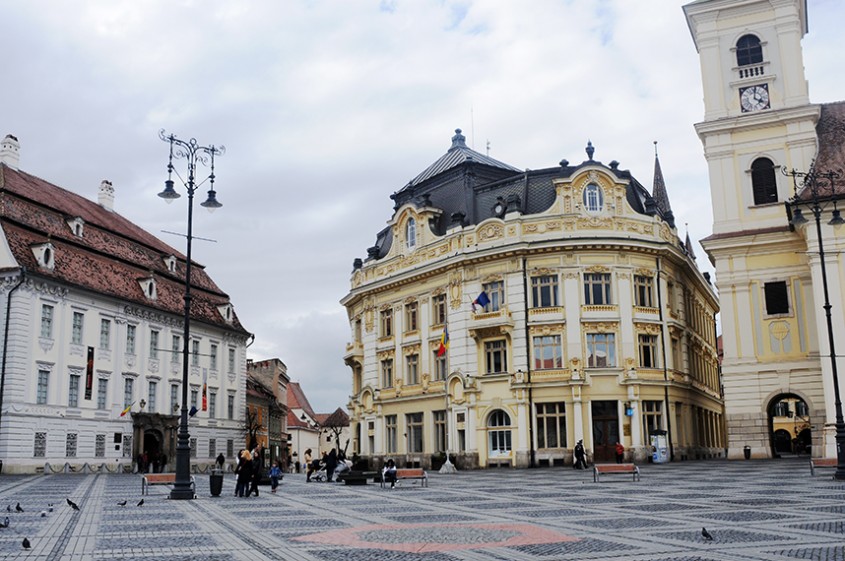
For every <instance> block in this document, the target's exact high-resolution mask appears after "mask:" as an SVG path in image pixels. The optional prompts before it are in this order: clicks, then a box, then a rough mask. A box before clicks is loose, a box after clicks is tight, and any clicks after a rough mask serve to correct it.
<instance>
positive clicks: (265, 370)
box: [243, 358, 290, 469]
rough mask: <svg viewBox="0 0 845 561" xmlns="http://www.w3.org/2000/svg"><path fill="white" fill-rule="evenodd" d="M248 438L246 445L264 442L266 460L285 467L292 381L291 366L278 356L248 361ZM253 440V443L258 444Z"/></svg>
mask: <svg viewBox="0 0 845 561" xmlns="http://www.w3.org/2000/svg"><path fill="white" fill-rule="evenodd" d="M246 371H247V378H246V419H245V423H246V425H245V429H246V432H247V438H246V439H245V441H244V442H243V445H244V446H247V447H250V445H251V444H253V443H252V442H250V441H251V440H254V441H255V442H254V444H260V445H261V446H262V447H263V448H264V450H265V456H266V457H265V458H264V460H265V464H266V465H267V466H271V465H273V463H274V462H276V461H278V462H279V463H280V465H281V467H282V469H287V465H288V441H289V434H288V431H287V417H288V405H287V403H288V395H287V394H288V383H289V382H290V380H289V379H288V375H287V366H285V363H284V362H282V361H281V360H279V359H278V358H272V359H267V360H260V361H252V360H247V363H246ZM254 444H253V445H254Z"/></svg>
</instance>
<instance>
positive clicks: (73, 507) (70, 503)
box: [66, 499, 79, 510]
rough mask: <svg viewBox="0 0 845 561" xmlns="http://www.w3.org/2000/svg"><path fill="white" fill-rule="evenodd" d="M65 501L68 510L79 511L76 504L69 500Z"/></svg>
mask: <svg viewBox="0 0 845 561" xmlns="http://www.w3.org/2000/svg"><path fill="white" fill-rule="evenodd" d="M66 500H67V504H68V506H70V508H72V509H73V510H79V505H78V504H76V503H75V502H73V501H72V500H70V499H66Z"/></svg>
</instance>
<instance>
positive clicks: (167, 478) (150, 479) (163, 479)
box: [141, 473, 197, 495]
mask: <svg viewBox="0 0 845 561" xmlns="http://www.w3.org/2000/svg"><path fill="white" fill-rule="evenodd" d="M174 483H176V474H175V473H147V474H145V475H144V477H142V478H141V494H142V495H146V494H147V487H149V486H150V485H173V484H174ZM191 490H193V491H194V493H196V491H197V486H196V482H195V481H194V476H193V475H192V476H191Z"/></svg>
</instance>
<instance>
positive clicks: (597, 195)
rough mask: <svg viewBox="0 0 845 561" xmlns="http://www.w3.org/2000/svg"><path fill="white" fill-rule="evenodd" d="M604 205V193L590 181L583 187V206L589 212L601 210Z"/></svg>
mask: <svg viewBox="0 0 845 561" xmlns="http://www.w3.org/2000/svg"><path fill="white" fill-rule="evenodd" d="M603 207H604V193H603V192H602V190H601V187H599V186H598V185H596V184H595V183H590V184H589V185H587V187H585V188H584V208H585V209H586V211H587V212H589V213H593V214H595V213H598V212H601V209H602V208H603Z"/></svg>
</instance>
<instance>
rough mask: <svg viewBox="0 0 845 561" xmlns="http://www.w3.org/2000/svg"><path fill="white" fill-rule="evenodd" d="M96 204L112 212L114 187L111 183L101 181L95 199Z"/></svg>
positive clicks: (105, 180)
mask: <svg viewBox="0 0 845 561" xmlns="http://www.w3.org/2000/svg"><path fill="white" fill-rule="evenodd" d="M97 202H98V203H100V206H101V207H103V208H104V209H106V210H114V187H112V186H111V181H109V180H107V179H103V181H102V182H101V183H100V195H99V196H98V197H97Z"/></svg>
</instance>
